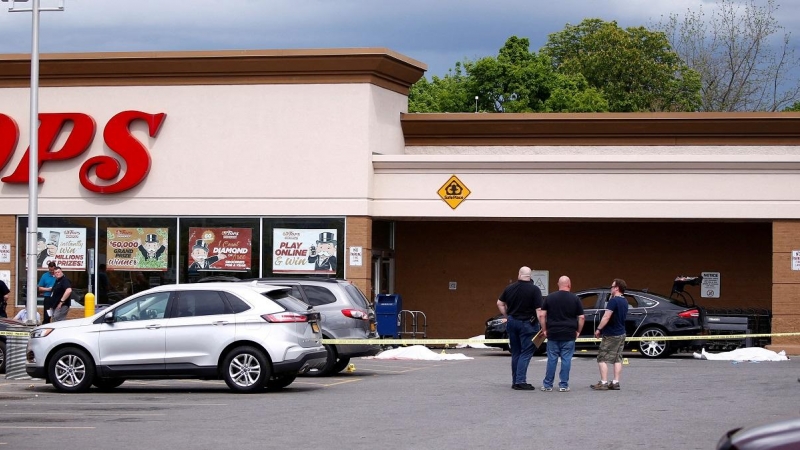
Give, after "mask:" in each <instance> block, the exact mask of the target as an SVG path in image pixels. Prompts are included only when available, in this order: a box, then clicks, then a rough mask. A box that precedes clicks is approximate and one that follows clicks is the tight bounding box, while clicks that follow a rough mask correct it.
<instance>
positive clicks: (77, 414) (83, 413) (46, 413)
mask: <svg viewBox="0 0 800 450" xmlns="http://www.w3.org/2000/svg"><path fill="white" fill-rule="evenodd" d="M30 414H31V413H30V411H28V412H7V411H3V415H4V416H29V415H30ZM36 415H37V416H70V417H75V418H80V417H85V416H146V417H149V416H166V414H157V413H100V412H94V411H72V412H52V411H40V412H37V413H36Z"/></svg>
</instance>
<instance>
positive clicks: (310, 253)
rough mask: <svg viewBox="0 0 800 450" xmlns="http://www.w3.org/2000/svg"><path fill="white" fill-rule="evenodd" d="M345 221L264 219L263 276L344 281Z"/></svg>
mask: <svg viewBox="0 0 800 450" xmlns="http://www.w3.org/2000/svg"><path fill="white" fill-rule="evenodd" d="M344 254H345V249H344V219H343V218H341V219H326V218H319V219H304V220H301V219H274V218H267V219H264V276H265V277H271V276H276V277H280V276H297V275H321V276H329V277H331V278H334V277H336V278H344Z"/></svg>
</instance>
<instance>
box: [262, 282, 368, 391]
mask: <svg viewBox="0 0 800 450" xmlns="http://www.w3.org/2000/svg"><path fill="white" fill-rule="evenodd" d="M249 282H250V283H251V284H254V285H260V284H261V283H269V284H273V285H279V286H288V287H289V288H291V293H292V296H294V297H297V298H299V299H300V300H303V301H304V302H305V303H306V304H308V305H309V306H311V307H313V308H314V309H315V310H317V311H319V312H320V313H321V314H322V321H321V323H322V337H323V338H326V339H377V338H378V333H377V331H376V328H375V311H374V310H373V309H372V306H370V304H369V302H368V301H367V298H366V297H365V296H364V294H363V293H362V292H361V291H360V290H359V289H358V288H357V287H356V286H355V285H353V284H352V283H350V282H349V281H346V280H337V279H333V278H301V277H297V278H259V279H258V280H256V281H249ZM325 350H326V351H327V353H328V358H327V362H326V363H325V366H323V367H321V368H319V369H317V370H309V371H308V372H306V375H308V376H326V375H335V374H337V373H339V372H341V371H342V370H344V369H345V368H346V367H347V365H348V364H349V363H350V358H356V357H359V356H372V355H376V354H378V353H379V352H380V351H381V347H380V346H379V345H377V344H343V345H331V344H325Z"/></svg>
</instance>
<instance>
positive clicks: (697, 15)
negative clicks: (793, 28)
mask: <svg viewBox="0 0 800 450" xmlns="http://www.w3.org/2000/svg"><path fill="white" fill-rule="evenodd" d="M778 8H779V6H778V5H777V4H776V3H775V1H774V0H767V2H766V4H764V5H763V6H759V5H758V4H756V1H755V0H746V1H741V0H717V1H716V3H715V5H714V8H713V13H712V14H711V15H710V18H709V20H705V14H704V12H703V8H702V6H700V7H699V9H698V10H696V11H692V10H688V11H687V13H686V15H685V16H683V17H682V18H681V17H679V16H678V15H677V14H672V15H670V16H669V18H668V19H666V20H662V22H660V23H658V24H656V25H655V26H654V27H655V28H656V29H659V30H661V31H663V32H664V33H665V34H666V35H667V36H668V39H669V41H670V42H671V44H672V46H673V48H674V49H675V50H676V52H677V53H678V55H680V57H681V58H682V59H683V60H684V61H685V62H686V64H687V65H688V66H689V67H691V68H692V69H694V70H695V71H697V72H698V73H699V74H700V77H701V81H702V88H701V92H702V105H701V107H700V110H702V111H779V110H781V109H783V108H786V107H787V106H788V105H791V104H792V103H794V102H797V101H798V100H800V80H798V79H797V77H796V76H792V73H793V72H794V73H796V70H797V69H798V68H800V58H798V57H797V56H796V54H795V49H794V47H793V46H791V45H790V43H789V33H787V32H786V31H785V29H784V27H782V26H781V25H780V24H779V22H778V19H776V17H775V16H776V13H777V12H778Z"/></svg>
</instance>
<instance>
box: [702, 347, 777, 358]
mask: <svg viewBox="0 0 800 450" xmlns="http://www.w3.org/2000/svg"><path fill="white" fill-rule="evenodd" d="M694 357H695V358H696V359H707V360H709V361H788V360H789V358H787V357H786V352H785V351H783V350H781V351H780V353H775V352H773V351H772V350H767V349H765V348H761V347H749V348H737V349H736V350H733V351H730V352H721V353H708V352H706V349H701V350H700V353H697V352H695V353H694Z"/></svg>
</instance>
